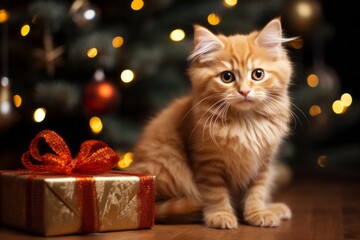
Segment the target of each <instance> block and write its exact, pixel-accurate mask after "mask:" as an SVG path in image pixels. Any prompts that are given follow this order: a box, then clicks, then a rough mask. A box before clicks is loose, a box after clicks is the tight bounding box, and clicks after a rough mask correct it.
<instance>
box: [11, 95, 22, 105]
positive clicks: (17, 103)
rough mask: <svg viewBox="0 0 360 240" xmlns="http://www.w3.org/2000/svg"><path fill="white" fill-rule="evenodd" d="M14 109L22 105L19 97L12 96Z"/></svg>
mask: <svg viewBox="0 0 360 240" xmlns="http://www.w3.org/2000/svg"><path fill="white" fill-rule="evenodd" d="M13 100H14V105H15V107H17V108H18V107H20V106H21V104H22V98H21V96H20V95H14V97H13Z"/></svg>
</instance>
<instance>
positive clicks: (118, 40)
mask: <svg viewBox="0 0 360 240" xmlns="http://www.w3.org/2000/svg"><path fill="white" fill-rule="evenodd" d="M123 43H124V38H123V37H121V36H116V37H114V38H113V40H112V46H113V47H114V48H119V47H121V46H122V45H123Z"/></svg>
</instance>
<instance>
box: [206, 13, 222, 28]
mask: <svg viewBox="0 0 360 240" xmlns="http://www.w3.org/2000/svg"><path fill="white" fill-rule="evenodd" d="M207 21H208V23H209V24H210V25H213V26H215V25H218V24H219V23H220V17H219V16H218V15H216V14H215V13H210V14H209V15H208V17H207Z"/></svg>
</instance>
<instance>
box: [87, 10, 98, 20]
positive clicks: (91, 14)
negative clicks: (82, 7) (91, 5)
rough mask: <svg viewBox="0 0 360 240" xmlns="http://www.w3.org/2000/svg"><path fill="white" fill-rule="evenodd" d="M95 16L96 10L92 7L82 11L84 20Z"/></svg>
mask: <svg viewBox="0 0 360 240" xmlns="http://www.w3.org/2000/svg"><path fill="white" fill-rule="evenodd" d="M95 17H96V12H95V10H94V9H88V10H86V11H85V12H84V18H85V19H86V20H92V19H94V18H95Z"/></svg>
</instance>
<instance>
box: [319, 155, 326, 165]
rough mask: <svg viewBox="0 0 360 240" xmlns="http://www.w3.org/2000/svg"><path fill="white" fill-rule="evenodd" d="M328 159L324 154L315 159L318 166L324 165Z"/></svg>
mask: <svg viewBox="0 0 360 240" xmlns="http://www.w3.org/2000/svg"><path fill="white" fill-rule="evenodd" d="M327 161H328V157H327V156H325V155H320V156H319V157H318V159H317V164H318V165H319V166H320V167H326V163H327Z"/></svg>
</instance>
